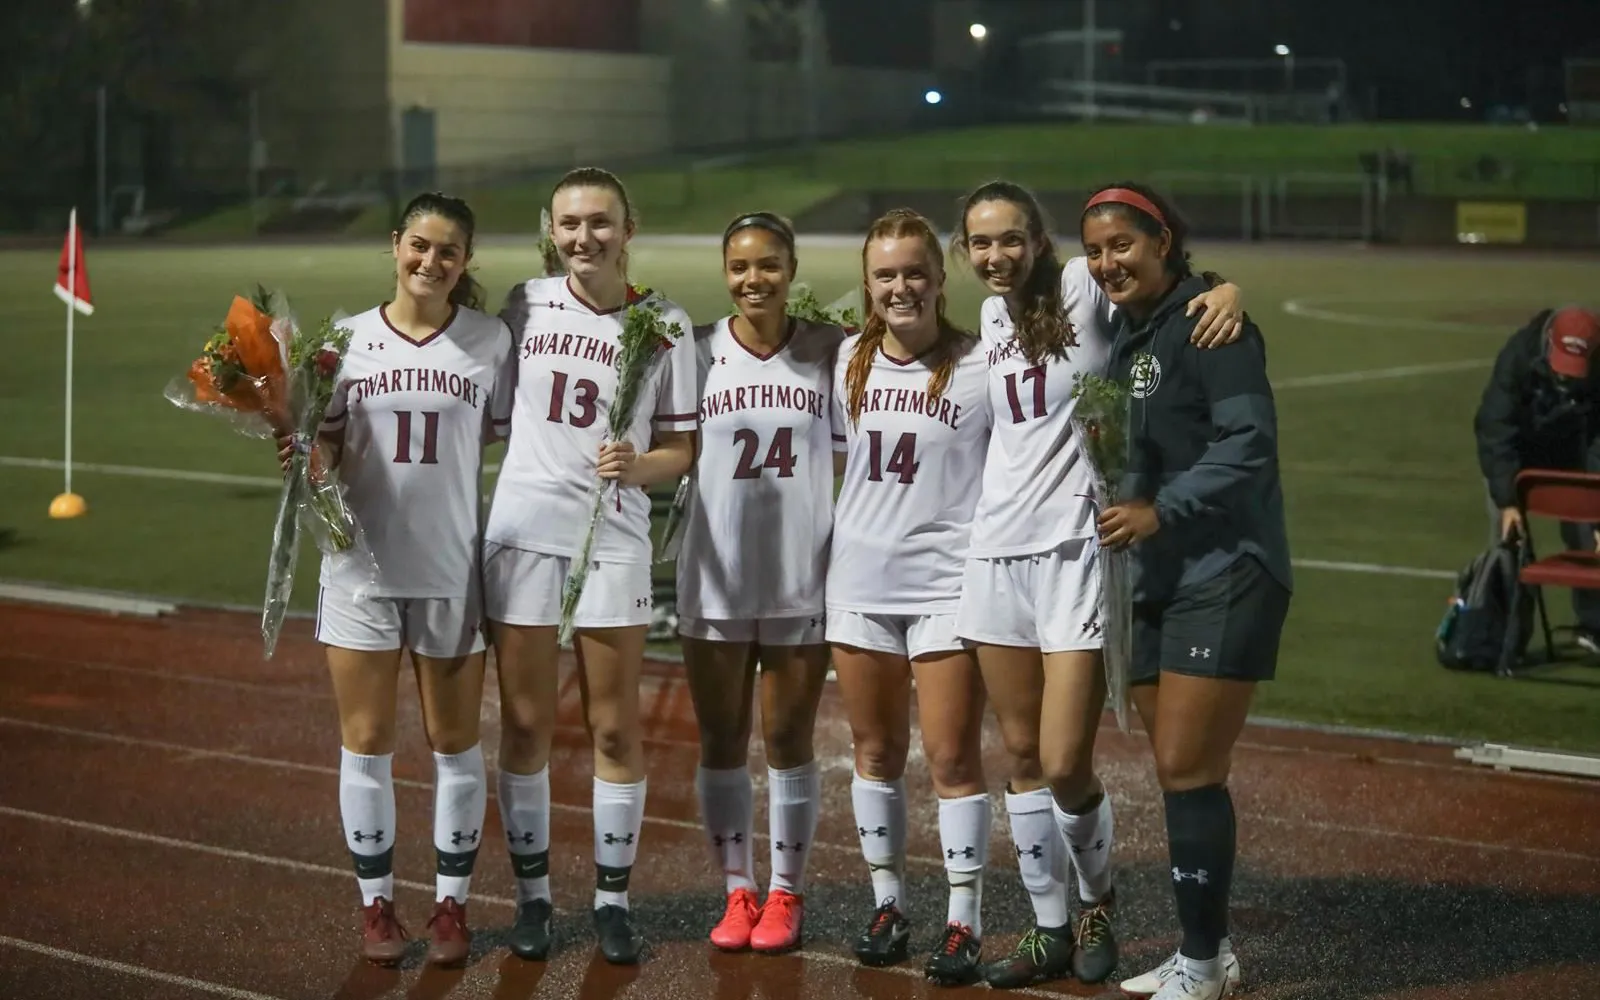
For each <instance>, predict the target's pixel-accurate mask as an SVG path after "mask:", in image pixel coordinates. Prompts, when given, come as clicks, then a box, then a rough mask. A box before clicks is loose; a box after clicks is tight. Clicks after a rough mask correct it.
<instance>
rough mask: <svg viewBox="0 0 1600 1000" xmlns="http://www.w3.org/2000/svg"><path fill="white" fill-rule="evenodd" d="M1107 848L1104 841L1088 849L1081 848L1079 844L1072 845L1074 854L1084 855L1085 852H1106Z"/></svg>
mask: <svg viewBox="0 0 1600 1000" xmlns="http://www.w3.org/2000/svg"><path fill="white" fill-rule="evenodd" d="M1105 847H1106V842H1105V841H1104V840H1097V841H1095V842H1094V843H1092V844H1090V845H1089V846H1088V847H1079V846H1078V845H1077V844H1073V845H1072V853H1073V854H1082V853H1083V852H1084V851H1103V850H1105Z"/></svg>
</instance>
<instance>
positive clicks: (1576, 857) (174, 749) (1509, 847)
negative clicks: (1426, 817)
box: [0, 716, 1600, 906]
mask: <svg viewBox="0 0 1600 1000" xmlns="http://www.w3.org/2000/svg"><path fill="white" fill-rule="evenodd" d="M0 726H12V727H16V728H20V729H29V730H34V731H37V732H48V733H54V734H57V735H62V736H70V737H75V738H81V739H89V740H99V741H102V742H109V743H116V744H119V745H123V746H133V747H146V748H150V749H156V750H162V751H165V752H169V753H178V754H184V755H187V756H189V757H191V758H207V757H209V758H216V759H220V760H227V761H230V762H232V763H238V764H250V765H255V766H259V767H268V768H275V769H279V770H292V771H299V772H304V773H315V774H321V775H325V776H329V777H337V776H338V774H339V769H338V768H336V767H323V766H318V765H315V764H301V763H297V762H293V761H284V760H278V759H276V758H270V757H257V756H253V755H250V754H240V753H232V752H228V751H221V750H208V749H205V748H202V747H190V746H183V745H180V744H176V743H166V742H162V741H159V740H146V739H140V738H137V737H131V736H118V735H115V734H111V733H102V732H97V731H95V730H87V729H77V728H73V727H69V726H56V725H50V724H48V723H39V722H32V721H29V720H25V719H14V718H9V717H5V716H0ZM1241 745H1243V744H1241ZM1263 749H1273V748H1270V747H1269V748H1263ZM1295 752H1300V751H1298V750H1296V751H1295ZM1446 766H1452V765H1446ZM1452 767H1453V766H1452ZM1475 773H1483V774H1484V775H1485V776H1486V777H1492V776H1495V775H1490V774H1489V773H1488V772H1475ZM394 783H395V786H396V787H400V788H418V789H427V790H431V789H432V788H433V786H432V784H431V783H429V782H422V781H414V780H409V779H403V778H396V779H394ZM489 795H490V796H491V797H493V796H494V790H493V789H492V788H491V789H490V790H489ZM551 808H552V810H554V811H558V812H567V813H574V814H579V815H590V814H592V810H591V809H590V808H589V807H587V806H580V805H572V804H566V803H552V804H551ZM4 814H12V815H19V816H26V817H30V818H36V819H41V820H49V821H55V822H60V823H65V824H68V825H76V826H79V827H82V828H85V829H95V830H97V831H99V832H105V831H116V830H117V829H118V828H115V827H101V826H99V825H98V824H93V823H85V822H82V821H79V820H68V819H61V818H58V817H53V816H48V815H47V814H44V813H32V812H29V811H27V810H22V809H15V808H12V807H8V806H0V815H4ZM1243 818H1244V819H1246V820H1248V821H1251V822H1262V823H1271V824H1273V825H1275V826H1284V827H1306V828H1309V829H1314V830H1320V831H1324V832H1335V833H1341V834H1347V835H1354V836H1361V837H1373V838H1377V839H1380V840H1394V841H1402V842H1407V843H1419V844H1433V845H1438V846H1444V847H1452V848H1459V849H1464V850H1476V851H1486V852H1491V853H1494V852H1508V853H1512V854H1525V855H1529V856H1534V857H1545V858H1557V859H1561V860H1564V861H1590V862H1593V861H1600V854H1580V853H1577V852H1575V851H1562V850H1557V849H1554V848H1546V847H1527V846H1524V845H1521V844H1493V843H1486V842H1483V841H1476V840H1467V839H1465V838H1461V837H1445V836H1439V835H1435V834H1425V833H1407V832H1405V831H1403V830H1382V829H1377V828H1375V827H1368V826H1357V825H1354V824H1346V823H1331V822H1326V821H1320V820H1309V819H1304V818H1301V817H1294V816H1273V815H1270V814H1266V813H1247V814H1244V815H1243ZM644 821H645V822H646V823H653V824H658V825H661V826H670V827H673V828H675V829H680V830H693V831H695V832H700V831H701V830H702V829H703V827H702V826H701V825H700V824H699V823H697V822H691V821H689V820H675V819H666V818H664V817H655V816H649V815H646V816H645V817H644ZM126 835H128V836H131V837H133V838H134V839H138V840H144V841H147V842H151V843H162V844H165V845H167V846H173V847H189V848H190V849H195V850H202V851H205V852H206V853H210V854H216V855H219V856H223V857H230V858H239V859H245V860H258V859H259V858H260V856H259V855H252V854H249V853H248V852H244V851H238V850H234V849H233V848H224V847H211V846H208V845H195V844H192V843H191V842H189V841H181V840H176V839H173V838H170V837H161V836H158V835H156V834H146V833H137V832H134V831H127V834H126ZM756 839H757V840H763V841H764V840H768V839H769V838H768V837H766V836H765V835H763V834H757V835H756ZM812 849H813V850H821V849H826V850H829V851H830V852H842V853H845V854H849V855H851V856H852V857H859V856H860V848H859V846H857V845H844V844H832V843H828V842H826V841H823V842H818V843H815V844H813V845H812ZM906 861H907V862H908V863H913V864H918V865H926V866H928V867H935V868H943V867H944V860H943V859H942V858H937V857H931V858H930V857H922V856H918V855H910V856H908V857H907V858H906ZM268 863H276V864H278V865H280V867H286V868H296V869H300V870H304V871H310V872H316V873H318V874H327V873H337V874H339V875H341V876H343V875H346V874H347V873H346V872H345V871H344V870H343V869H336V868H330V867H328V866H326V865H317V864H312V863H310V862H303V861H294V860H291V859H274V860H272V861H269V862H268ZM396 884H397V885H403V886H405V887H407V888H411V889H418V890H431V889H432V886H428V885H424V884H422V883H420V882H404V881H397V882H396ZM473 898H474V899H484V900H486V901H488V902H495V903H501V904H504V905H513V906H514V905H515V902H514V901H512V900H509V899H503V898H500V897H496V896H478V895H476V894H474V896H473Z"/></svg>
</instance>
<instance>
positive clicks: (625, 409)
mask: <svg viewBox="0 0 1600 1000" xmlns="http://www.w3.org/2000/svg"><path fill="white" fill-rule="evenodd" d="M628 300H629V305H628V312H627V314H626V315H625V316H624V317H623V321H622V336H621V338H620V340H621V345H620V346H621V349H620V350H619V351H618V352H617V393H616V398H614V399H613V400H612V401H611V412H610V416H609V419H608V420H607V422H606V440H607V441H623V440H625V439H626V438H627V436H628V429H629V428H630V427H632V426H633V416H634V410H636V409H637V408H638V406H639V393H640V391H641V390H642V389H643V388H644V381H645V377H646V376H647V375H648V374H649V373H650V369H651V368H652V367H653V366H654V364H655V363H656V361H657V360H658V359H660V358H662V357H663V356H664V355H665V354H666V352H667V351H668V350H670V349H671V348H672V347H673V346H674V345H675V344H676V343H677V342H678V341H679V339H681V338H682V337H683V332H684V331H683V328H682V327H681V326H679V325H678V324H677V323H671V324H669V323H667V321H666V320H664V319H663V318H662V317H661V306H660V304H659V303H657V302H655V301H653V300H651V299H650V298H649V297H648V295H647V293H646V292H645V291H644V290H643V289H640V288H630V289H629V294H628ZM608 487H614V488H615V489H616V490H617V491H618V492H617V509H618V510H621V509H622V493H621V490H622V484H621V482H620V481H613V480H609V479H601V478H599V477H598V476H597V477H596V478H595V485H594V488H593V490H592V495H593V505H592V508H591V510H590V513H589V531H588V533H587V534H586V535H585V536H584V539H583V548H582V549H581V550H580V551H579V553H578V558H576V559H574V560H573V561H572V569H571V571H570V572H569V573H568V574H567V582H566V586H564V587H563V588H562V590H561V630H560V633H559V636H560V638H559V641H560V642H561V643H563V644H565V643H566V642H568V641H569V640H570V639H571V638H572V627H573V616H574V615H575V614H576V613H577V610H578V600H579V599H580V598H581V597H582V596H583V586H584V584H585V583H586V582H587V581H588V579H589V559H590V553H592V552H593V551H594V538H595V534H596V532H597V531H599V528H600V517H601V515H602V514H603V513H604V511H605V494H606V489H607V488H608Z"/></svg>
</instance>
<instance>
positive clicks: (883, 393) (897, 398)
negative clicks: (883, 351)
mask: <svg viewBox="0 0 1600 1000" xmlns="http://www.w3.org/2000/svg"><path fill="white" fill-rule="evenodd" d="M876 410H889V411H891V412H894V413H921V414H923V415H924V416H929V417H932V418H933V419H935V420H937V421H939V422H940V423H941V424H944V425H945V426H946V427H949V428H950V429H951V430H955V427H956V425H957V424H958V423H960V422H961V406H960V404H959V403H952V402H951V401H950V399H949V397H944V398H941V399H940V400H939V401H938V402H937V403H935V402H933V401H931V400H930V399H928V394H927V393H926V392H923V391H922V390H920V389H868V390H867V393H866V397H865V398H864V399H863V400H862V401H861V412H862V413H872V412H874V411H876Z"/></svg>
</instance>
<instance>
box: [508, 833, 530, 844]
mask: <svg viewBox="0 0 1600 1000" xmlns="http://www.w3.org/2000/svg"><path fill="white" fill-rule="evenodd" d="M506 840H507V841H508V842H510V843H513V844H515V843H516V842H517V841H519V840H520V841H522V842H523V843H524V844H531V843H533V832H532V831H531V830H530V831H529V832H527V833H524V834H522V835H521V836H518V835H517V834H514V833H508V834H506Z"/></svg>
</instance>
